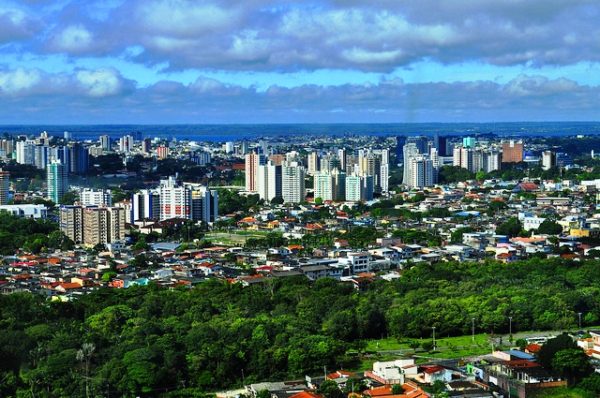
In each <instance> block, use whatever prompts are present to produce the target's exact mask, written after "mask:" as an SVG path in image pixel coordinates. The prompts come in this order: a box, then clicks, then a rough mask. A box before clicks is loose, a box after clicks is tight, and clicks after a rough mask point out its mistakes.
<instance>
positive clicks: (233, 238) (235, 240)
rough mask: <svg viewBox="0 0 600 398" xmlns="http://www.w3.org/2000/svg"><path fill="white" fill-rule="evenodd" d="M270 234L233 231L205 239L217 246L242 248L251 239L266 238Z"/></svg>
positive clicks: (212, 235)
mask: <svg viewBox="0 0 600 398" xmlns="http://www.w3.org/2000/svg"><path fill="white" fill-rule="evenodd" d="M268 233H269V232H266V231H232V232H211V233H208V234H206V236H205V237H204V238H205V239H206V240H209V241H211V242H213V243H215V244H219V245H225V246H240V245H242V246H243V245H244V244H245V243H246V240H247V239H249V238H257V239H260V238H264V237H265V236H266V235H267V234H268Z"/></svg>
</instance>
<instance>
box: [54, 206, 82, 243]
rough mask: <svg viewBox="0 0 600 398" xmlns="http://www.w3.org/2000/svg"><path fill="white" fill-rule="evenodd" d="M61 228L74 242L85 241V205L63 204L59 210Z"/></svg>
mask: <svg viewBox="0 0 600 398" xmlns="http://www.w3.org/2000/svg"><path fill="white" fill-rule="evenodd" d="M59 220H60V221H59V224H60V230H61V231H62V232H63V233H64V234H65V235H66V236H67V237H68V238H69V239H71V240H72V241H73V242H75V243H81V242H83V207H82V206H61V207H60V210H59Z"/></svg>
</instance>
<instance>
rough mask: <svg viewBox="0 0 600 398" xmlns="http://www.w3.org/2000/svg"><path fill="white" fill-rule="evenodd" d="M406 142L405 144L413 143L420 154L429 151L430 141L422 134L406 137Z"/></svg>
mask: <svg viewBox="0 0 600 398" xmlns="http://www.w3.org/2000/svg"><path fill="white" fill-rule="evenodd" d="M406 143H407V144H410V143H412V144H415V146H416V147H417V149H418V150H419V153H420V154H422V155H426V154H428V153H429V146H430V142H429V138H427V137H424V136H414V137H407V138H406Z"/></svg>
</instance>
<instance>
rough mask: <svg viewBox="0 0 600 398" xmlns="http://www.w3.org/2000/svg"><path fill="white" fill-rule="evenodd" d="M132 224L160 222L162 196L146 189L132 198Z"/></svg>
mask: <svg viewBox="0 0 600 398" xmlns="http://www.w3.org/2000/svg"><path fill="white" fill-rule="evenodd" d="M130 217H131V222H135V221H139V220H158V219H159V218H160V195H159V193H158V192H155V191H151V190H148V189H144V190H142V191H140V192H138V193H135V194H133V195H132V197H131V216H130Z"/></svg>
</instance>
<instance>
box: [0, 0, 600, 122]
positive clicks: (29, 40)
mask: <svg viewBox="0 0 600 398" xmlns="http://www.w3.org/2000/svg"><path fill="white" fill-rule="evenodd" d="M598 17H600V4H598V2H596V1H592V0H507V1H496V0H420V1H418V2H417V1H413V2H402V1H395V0H371V1H359V0H337V1H336V0H331V1H323V0H321V1H310V0H308V1H302V2H295V3H294V2H289V1H286V2H283V1H267V0H245V1H243V2H242V1H231V0H206V1H201V0H194V1H191V0H128V1H122V0H113V1H107V0H104V1H93V0H79V1H77V0H63V1H45V0H23V1H19V2H10V1H3V2H0V54H1V56H0V124H2V123H6V124H8V123H244V122H248V123H250V122H263V123H268V122H348V121H352V122H431V121H448V122H452V121H474V122H477V121H482V122H483V121H520V120H550V121H553V120H597V119H598V117H597V109H598V108H599V106H598V105H599V100H600V89H599V87H600V73H599V72H600V26H599V25H598V24H597V21H598Z"/></svg>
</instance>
